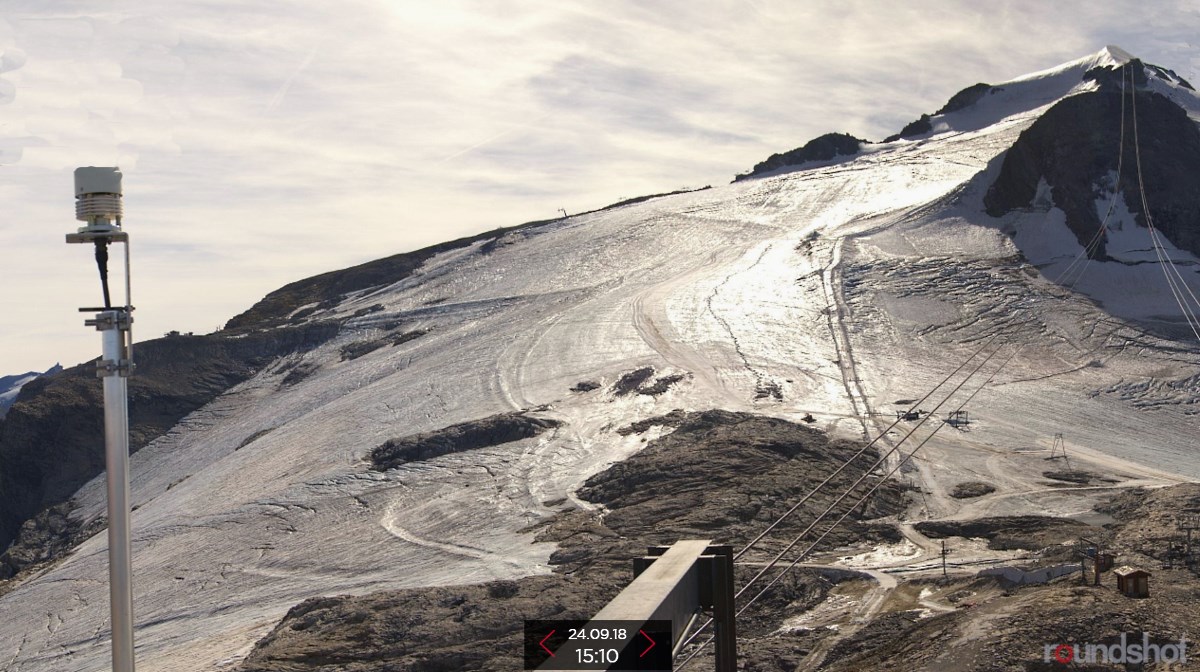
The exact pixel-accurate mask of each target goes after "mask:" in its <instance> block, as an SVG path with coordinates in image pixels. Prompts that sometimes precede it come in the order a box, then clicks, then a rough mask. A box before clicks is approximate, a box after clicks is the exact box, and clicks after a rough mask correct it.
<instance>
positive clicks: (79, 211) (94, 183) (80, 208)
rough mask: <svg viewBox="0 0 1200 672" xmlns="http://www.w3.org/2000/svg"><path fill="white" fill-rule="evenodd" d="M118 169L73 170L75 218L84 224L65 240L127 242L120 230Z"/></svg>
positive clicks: (119, 177) (76, 241)
mask: <svg viewBox="0 0 1200 672" xmlns="http://www.w3.org/2000/svg"><path fill="white" fill-rule="evenodd" d="M121 215H122V208H121V169H120V168H96V167H94V166H88V167H86V168H76V169H75V219H78V220H79V221H81V222H87V226H84V227H83V228H81V229H79V231H77V232H75V233H69V234H67V242H68V243H87V242H91V241H94V240H101V239H107V240H110V241H126V240H128V238H129V237H128V235H126V233H125V232H124V231H122V230H121Z"/></svg>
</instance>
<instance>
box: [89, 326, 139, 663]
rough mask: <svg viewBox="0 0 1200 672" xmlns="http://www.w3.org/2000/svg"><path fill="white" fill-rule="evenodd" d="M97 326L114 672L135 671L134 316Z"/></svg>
mask: <svg viewBox="0 0 1200 672" xmlns="http://www.w3.org/2000/svg"><path fill="white" fill-rule="evenodd" d="M97 318H98V319H97V320H96V328H97V329H98V330H99V331H100V333H101V336H102V340H103V346H104V349H103V352H104V356H103V357H102V359H101V361H100V375H101V376H102V377H103V378H104V455H105V463H106V467H107V470H108V473H107V478H108V587H109V588H108V590H109V600H110V606H111V608H112V661H113V664H112V669H113V672H134V668H133V581H132V576H133V566H132V564H133V563H132V551H131V542H130V531H129V528H130V523H129V406H128V397H127V395H126V391H127V383H126V375H127V372H128V370H129V369H128V363H129V360H128V358H127V357H126V351H125V333H126V330H127V329H128V326H129V316H128V314H126V313H125V312H124V311H116V310H112V311H105V312H102V313H100V314H99V315H98V316H97Z"/></svg>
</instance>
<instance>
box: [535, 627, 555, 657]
mask: <svg viewBox="0 0 1200 672" xmlns="http://www.w3.org/2000/svg"><path fill="white" fill-rule="evenodd" d="M554 633H555V631H554V630H551V631H550V634H548V635H546V636H545V637H543V638H542V641H540V642H538V646H540V647H542V650H543V651H545V652H546V653H548V654H550V657H551V658H553V657H554V652H553V651H551V650H550V649H547V648H546V640H547V639H550V638H551V637H553V636H554Z"/></svg>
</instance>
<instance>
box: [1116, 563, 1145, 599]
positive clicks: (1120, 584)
mask: <svg viewBox="0 0 1200 672" xmlns="http://www.w3.org/2000/svg"><path fill="white" fill-rule="evenodd" d="M1113 574H1115V575H1116V576H1117V590H1118V591H1119V592H1120V593H1121V594H1123V595H1125V596H1126V597H1150V572H1147V571H1146V570H1144V569H1137V568H1135V567H1130V566H1129V565H1124V566H1122V567H1118V568H1116V569H1115V570H1113Z"/></svg>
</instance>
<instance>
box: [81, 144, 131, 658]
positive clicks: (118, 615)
mask: <svg viewBox="0 0 1200 672" xmlns="http://www.w3.org/2000/svg"><path fill="white" fill-rule="evenodd" d="M121 215H122V206H121V171H120V170H119V169H118V168H96V167H86V168H76V169H75V218H76V219H78V220H80V221H82V222H85V223H86V226H83V227H81V228H80V229H78V230H77V231H76V232H75V233H69V234H67V242H68V243H85V244H86V243H92V244H94V245H95V248H96V265H97V267H98V268H99V270H100V287H101V290H102V291H103V295H104V306H103V307H99V308H80V309H79V312H81V313H95V314H96V317H95V318H93V319H90V320H85V321H84V325H86V326H89V327H95V328H96V330H97V331H99V332H100V336H101V345H102V356H101V358H100V361H99V362H98V363H97V366H96V368H97V371H96V375H97V376H98V377H100V378H103V379H104V458H105V469H106V477H107V485H108V590H109V606H110V609H111V617H112V671H113V672H134V656H133V581H132V577H133V562H132V550H131V547H132V546H131V543H130V529H129V528H130V522H129V518H130V510H129V405H128V404H129V402H128V399H129V397H128V389H127V384H126V383H127V378H128V377H129V374H131V373H132V372H133V336H132V330H131V327H132V324H133V306H132V305H131V303H130V288H129V234H127V233H125V231H124V230H123V229H122V228H121ZM112 243H122V244H123V245H124V246H125V305H123V306H113V305H112V298H111V296H110V295H109V291H108V246H109V245H110V244H112Z"/></svg>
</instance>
